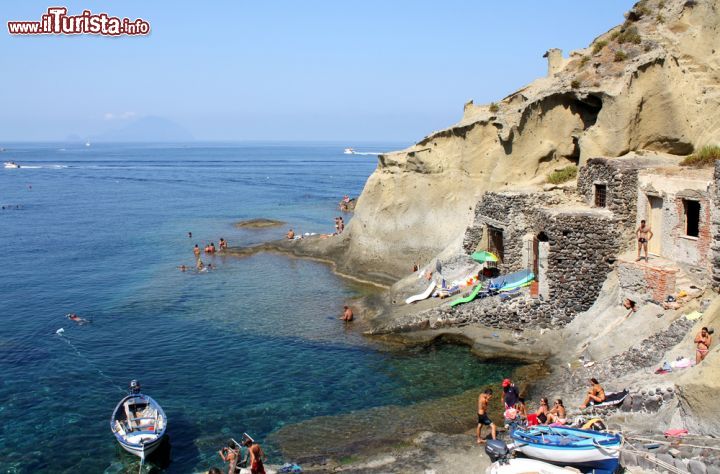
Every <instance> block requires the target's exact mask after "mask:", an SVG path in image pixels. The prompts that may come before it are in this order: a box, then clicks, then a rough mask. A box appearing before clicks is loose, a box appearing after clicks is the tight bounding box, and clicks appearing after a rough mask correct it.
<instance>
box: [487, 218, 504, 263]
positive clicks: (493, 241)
mask: <svg viewBox="0 0 720 474" xmlns="http://www.w3.org/2000/svg"><path fill="white" fill-rule="evenodd" d="M488 250H489V251H490V252H492V253H494V254H495V255H497V258H498V259H499V260H500V261H501V262H503V261H505V246H504V245H503V231H502V229H498V228H497V227H493V226H488Z"/></svg>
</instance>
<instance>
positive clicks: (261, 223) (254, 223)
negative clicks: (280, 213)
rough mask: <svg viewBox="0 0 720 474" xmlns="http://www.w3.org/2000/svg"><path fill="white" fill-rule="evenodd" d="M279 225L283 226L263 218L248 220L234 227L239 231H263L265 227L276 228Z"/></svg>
mask: <svg viewBox="0 0 720 474" xmlns="http://www.w3.org/2000/svg"><path fill="white" fill-rule="evenodd" d="M281 225H285V222H283V221H276V220H274V219H263V218H258V219H248V220H244V221H240V222H236V223H235V227H237V228H239V229H264V228H266V227H278V226H281Z"/></svg>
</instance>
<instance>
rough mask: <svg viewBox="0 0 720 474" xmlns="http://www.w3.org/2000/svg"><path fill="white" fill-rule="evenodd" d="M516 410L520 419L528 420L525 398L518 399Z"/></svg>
mask: <svg viewBox="0 0 720 474" xmlns="http://www.w3.org/2000/svg"><path fill="white" fill-rule="evenodd" d="M515 409H516V410H517V414H518V416H519V417H520V418H522V419H524V420H527V405H525V399H524V398H523V397H520V398H518V401H517V403H516V404H515Z"/></svg>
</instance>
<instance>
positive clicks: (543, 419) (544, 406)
mask: <svg viewBox="0 0 720 474" xmlns="http://www.w3.org/2000/svg"><path fill="white" fill-rule="evenodd" d="M535 414H536V415H537V419H538V421H539V422H540V424H543V425H547V424H548V423H552V422H553V421H554V417H553V415H552V414H551V413H550V407H549V406H548V399H547V398H545V397H542V398H541V399H540V406H539V407H538V409H537V410H536V411H535Z"/></svg>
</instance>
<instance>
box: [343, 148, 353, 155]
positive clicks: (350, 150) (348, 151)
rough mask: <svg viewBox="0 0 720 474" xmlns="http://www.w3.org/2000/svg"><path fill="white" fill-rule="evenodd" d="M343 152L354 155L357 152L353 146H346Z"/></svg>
mask: <svg viewBox="0 0 720 474" xmlns="http://www.w3.org/2000/svg"><path fill="white" fill-rule="evenodd" d="M343 153H344V154H346V155H354V154H355V150H353V149H352V148H350V147H348V148H345V150H344V151H343Z"/></svg>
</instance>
